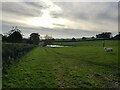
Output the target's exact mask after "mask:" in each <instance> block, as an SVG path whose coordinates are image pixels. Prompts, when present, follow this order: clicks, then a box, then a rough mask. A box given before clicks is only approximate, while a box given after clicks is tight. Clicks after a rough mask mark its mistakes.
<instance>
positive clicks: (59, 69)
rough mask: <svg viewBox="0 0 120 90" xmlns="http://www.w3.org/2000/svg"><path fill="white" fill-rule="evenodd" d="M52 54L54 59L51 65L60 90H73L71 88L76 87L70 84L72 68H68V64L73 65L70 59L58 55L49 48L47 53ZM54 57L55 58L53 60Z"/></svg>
mask: <svg viewBox="0 0 120 90" xmlns="http://www.w3.org/2000/svg"><path fill="white" fill-rule="evenodd" d="M47 52H49V53H50V56H51V57H52V59H51V64H52V66H53V71H54V72H55V74H56V77H57V78H56V79H57V81H58V84H59V87H60V88H71V87H76V86H75V85H72V86H71V84H70V82H69V81H70V77H69V73H70V67H68V66H66V64H71V63H72V62H71V61H67V62H66V60H70V59H71V58H70V57H66V56H65V55H64V54H63V55H62V54H60V55H59V54H58V53H56V51H55V49H54V48H49V50H48V51H47ZM64 56H65V57H64ZM53 57H54V58H53Z"/></svg>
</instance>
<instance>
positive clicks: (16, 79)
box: [3, 41, 119, 88]
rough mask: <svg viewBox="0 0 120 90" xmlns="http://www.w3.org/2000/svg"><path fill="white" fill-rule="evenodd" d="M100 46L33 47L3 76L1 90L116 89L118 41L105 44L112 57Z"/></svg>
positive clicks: (71, 44) (72, 43) (80, 43)
mask: <svg viewBox="0 0 120 90" xmlns="http://www.w3.org/2000/svg"><path fill="white" fill-rule="evenodd" d="M101 42H102V41H91V42H90V41H88V42H62V45H70V46H73V47H63V48H45V47H44V48H43V47H37V48H35V49H34V50H32V51H31V52H29V53H27V54H26V55H24V56H23V57H21V58H20V62H18V63H16V64H15V65H13V66H12V67H11V68H10V69H9V70H8V71H7V74H4V75H3V88H30V87H31V88H118V78H119V76H118V41H106V47H112V48H113V52H112V53H107V52H105V51H104V49H103V47H102V44H101ZM57 44H61V43H57ZM74 46H75V47H74Z"/></svg>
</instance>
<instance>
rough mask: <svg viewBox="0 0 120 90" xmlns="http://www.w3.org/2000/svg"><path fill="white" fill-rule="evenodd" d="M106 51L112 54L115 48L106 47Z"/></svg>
mask: <svg viewBox="0 0 120 90" xmlns="http://www.w3.org/2000/svg"><path fill="white" fill-rule="evenodd" d="M104 49H105V51H106V52H112V51H113V48H106V47H104Z"/></svg>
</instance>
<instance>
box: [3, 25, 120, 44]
mask: <svg viewBox="0 0 120 90" xmlns="http://www.w3.org/2000/svg"><path fill="white" fill-rule="evenodd" d="M111 39H112V40H120V32H119V33H118V34H117V35H115V36H114V37H113V36H112V33H111V32H102V33H100V34H97V35H96V36H92V37H82V38H75V37H73V38H71V39H54V38H53V37H52V36H49V35H46V36H45V39H41V40H40V35H39V33H31V34H30V37H29V38H27V39H24V38H23V35H22V33H21V30H19V29H18V28H17V26H16V27H13V29H12V30H10V31H9V32H8V33H6V34H5V35H2V41H3V42H7V43H27V44H39V42H40V41H44V42H45V43H46V44H49V43H50V42H53V41H90V40H111Z"/></svg>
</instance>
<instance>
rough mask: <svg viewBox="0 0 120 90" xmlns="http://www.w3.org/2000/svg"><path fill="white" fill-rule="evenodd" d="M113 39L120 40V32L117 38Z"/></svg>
mask: <svg viewBox="0 0 120 90" xmlns="http://www.w3.org/2000/svg"><path fill="white" fill-rule="evenodd" d="M113 39H115V40H120V32H119V33H118V34H117V35H116V36H114V37H113Z"/></svg>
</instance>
